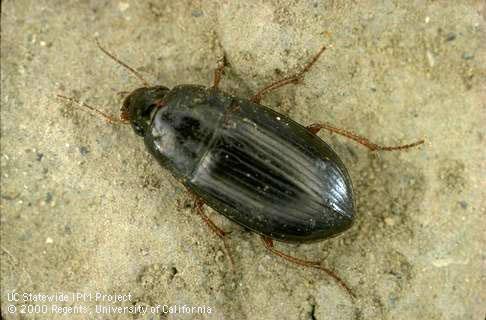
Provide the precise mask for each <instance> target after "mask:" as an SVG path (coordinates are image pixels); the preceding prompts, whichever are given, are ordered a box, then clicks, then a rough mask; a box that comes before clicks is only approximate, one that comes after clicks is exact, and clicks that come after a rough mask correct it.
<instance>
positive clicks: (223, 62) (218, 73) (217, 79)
mask: <svg viewBox="0 0 486 320" xmlns="http://www.w3.org/2000/svg"><path fill="white" fill-rule="evenodd" d="M224 67H226V58H225V56H223V58H221V60H220V61H219V65H218V67H217V68H216V69H215V70H214V78H213V88H214V89H217V88H218V85H219V83H220V81H221V77H222V76H223V74H224Z"/></svg>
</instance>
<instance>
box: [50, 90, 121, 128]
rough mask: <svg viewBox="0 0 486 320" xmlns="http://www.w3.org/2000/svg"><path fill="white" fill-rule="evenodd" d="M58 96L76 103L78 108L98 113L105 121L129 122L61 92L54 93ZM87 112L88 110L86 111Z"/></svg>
mask: <svg viewBox="0 0 486 320" xmlns="http://www.w3.org/2000/svg"><path fill="white" fill-rule="evenodd" d="M56 96H57V97H58V98H61V99H64V100H67V101H70V102H72V103H74V104H76V105H78V106H79V107H81V108H79V109H80V110H84V111H87V110H86V109H88V110H91V111H92V112H94V113H97V114H98V115H100V116H102V117H103V118H105V120H106V121H108V122H109V123H120V124H129V121H124V120H121V119H117V118H116V117H114V116H112V115H109V114H107V113H105V112H103V111H101V110H99V109H97V108H95V107H92V106H90V105H89V104H86V103H84V102H81V101H79V100H78V99H76V98H72V97H66V96H63V95H61V94H57V95H56ZM87 112H88V111H87ZM89 113H90V114H92V113H91V112H89Z"/></svg>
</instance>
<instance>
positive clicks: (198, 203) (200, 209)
mask: <svg viewBox="0 0 486 320" xmlns="http://www.w3.org/2000/svg"><path fill="white" fill-rule="evenodd" d="M203 206H204V201H203V200H202V199H201V198H199V197H197V196H196V198H195V199H194V207H195V208H196V213H197V214H198V215H199V216H200V217H201V218H202V219H203V221H204V222H205V223H206V224H207V225H208V227H209V228H210V229H211V231H213V232H214V233H215V234H216V235H217V236H218V237H219V238H220V239H221V240H223V244H224V248H225V251H226V255H227V256H228V257H229V261H230V263H231V267H232V268H233V269H234V268H235V261H234V260H233V257H232V256H231V254H230V250H229V246H228V244H227V242H226V238H225V236H226V232H225V231H224V230H223V229H221V228H220V227H218V226H217V225H216V224H215V223H214V222H213V221H211V219H209V217H208V216H207V215H206V214H205V213H204V208H203Z"/></svg>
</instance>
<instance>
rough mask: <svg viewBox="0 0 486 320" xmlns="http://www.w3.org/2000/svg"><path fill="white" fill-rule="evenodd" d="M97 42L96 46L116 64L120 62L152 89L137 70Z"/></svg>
mask: <svg viewBox="0 0 486 320" xmlns="http://www.w3.org/2000/svg"><path fill="white" fill-rule="evenodd" d="M95 41H96V44H97V45H98V48H100V49H101V51H103V52H104V53H105V54H106V55H107V56H108V57H110V58H112V59H113V60H114V61H115V62H118V63H119V64H121V65H122V66H124V67H125V68H127V69H128V70H129V71H131V72H132V73H133V75H134V76H135V77H137V78H138V79H139V80H140V81H142V83H143V84H144V85H145V86H146V87H150V83H149V82H148V81H147V80H145V79H144V78H143V77H142V75H141V74H140V73H139V72H138V71H136V70H135V69H133V68H132V67H130V66H129V65H127V64H126V63H125V62H123V61H121V60H120V59H118V58H117V57H115V55H114V54H112V53H110V52H109V51H108V50H106V49H105V48H103V47H102V46H101V44H100V42H99V41H98V39H95Z"/></svg>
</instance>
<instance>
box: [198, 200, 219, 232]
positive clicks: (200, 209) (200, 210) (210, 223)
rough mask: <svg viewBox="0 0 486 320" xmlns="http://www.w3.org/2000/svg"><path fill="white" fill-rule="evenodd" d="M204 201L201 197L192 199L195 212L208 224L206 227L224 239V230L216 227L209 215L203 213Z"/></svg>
mask: <svg viewBox="0 0 486 320" xmlns="http://www.w3.org/2000/svg"><path fill="white" fill-rule="evenodd" d="M203 206H204V201H203V200H202V199H201V198H196V199H195V200H194V207H195V208H196V213H197V214H198V215H199V216H200V217H201V218H202V219H203V221H204V222H205V223H206V224H207V225H208V227H209V228H210V229H211V230H212V231H213V232H214V233H215V234H216V235H217V236H218V237H220V238H221V239H224V237H225V236H226V232H224V230H223V229H221V228H220V227H218V226H217V225H216V224H215V223H214V222H213V221H212V220H211V219H209V217H208V216H207V215H206V214H205V213H204V208H203Z"/></svg>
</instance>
